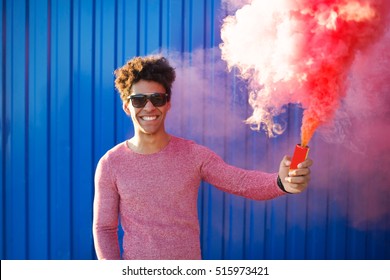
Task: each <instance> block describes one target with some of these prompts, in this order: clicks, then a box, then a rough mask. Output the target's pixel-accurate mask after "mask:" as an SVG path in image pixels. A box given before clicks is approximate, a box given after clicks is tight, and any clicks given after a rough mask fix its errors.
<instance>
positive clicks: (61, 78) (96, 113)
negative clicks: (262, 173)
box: [0, 0, 390, 259]
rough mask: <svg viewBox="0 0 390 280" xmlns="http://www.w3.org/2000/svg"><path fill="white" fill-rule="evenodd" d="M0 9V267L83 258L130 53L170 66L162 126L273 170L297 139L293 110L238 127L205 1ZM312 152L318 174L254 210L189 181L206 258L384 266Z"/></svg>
mask: <svg viewBox="0 0 390 280" xmlns="http://www.w3.org/2000/svg"><path fill="white" fill-rule="evenodd" d="M0 3H1V4H0V7H1V12H0V16H1V20H0V23H1V28H0V32H1V38H2V49H1V56H0V59H1V65H2V68H1V75H0V79H1V91H2V93H1V99H0V102H1V104H0V110H1V114H0V116H1V122H0V125H1V135H0V137H1V145H0V149H1V150H0V152H1V162H0V165H1V166H0V182H1V208H0V211H1V212H0V217H1V223H0V227H1V228H0V240H1V242H0V257H1V259H94V258H95V254H94V248H93V240H92V232H91V225H92V202H93V174H94V169H95V166H96V163H97V161H98V159H99V158H100V156H102V155H103V153H104V152H105V151H106V150H108V149H109V148H111V147H112V146H114V145H115V144H116V143H118V142H120V141H123V140H124V139H126V138H127V137H129V136H130V135H131V134H132V126H131V123H130V120H129V119H128V118H127V117H126V116H125V114H124V113H123V112H122V110H121V105H120V101H119V98H118V96H117V94H116V92H115V90H114V87H113V80H114V78H113V71H114V69H116V68H117V67H118V66H120V65H122V64H123V63H124V62H125V61H126V60H127V59H128V58H131V57H132V56H135V55H145V54H150V53H156V52H159V51H163V52H165V53H166V54H167V55H168V56H169V57H172V58H173V57H175V59H178V60H177V61H178V62H176V63H177V65H178V66H177V67H178V72H179V76H180V75H181V76H180V77H179V78H180V79H181V81H178V82H177V84H176V86H175V91H174V94H175V95H174V100H173V102H174V109H173V110H172V111H173V112H172V116H171V118H170V121H171V125H170V130H171V131H172V133H175V134H176V135H178V136H182V137H186V138H191V139H194V140H196V141H197V142H199V143H202V144H204V145H206V146H209V147H210V148H212V149H213V150H215V151H216V152H217V153H219V154H220V155H221V156H223V157H224V159H225V160H226V161H227V162H229V163H231V164H234V165H237V166H240V167H244V168H250V169H251V168H260V169H263V170H266V171H275V170H276V168H277V166H278V164H279V160H280V159H281V157H282V155H284V154H285V153H290V154H291V153H292V150H293V147H294V146H295V143H296V142H297V141H298V140H297V139H299V126H300V118H301V112H300V110H299V109H296V108H294V107H291V108H290V109H289V111H288V112H287V117H288V120H289V121H288V131H286V133H285V134H284V135H282V136H280V137H279V138H276V139H268V138H267V137H266V136H264V134H263V133H257V132H252V131H251V130H250V129H249V128H248V127H247V126H245V125H244V124H243V123H242V120H243V119H245V118H246V117H247V116H248V114H249V113H250V110H249V109H248V108H247V102H246V96H245V85H244V83H243V82H242V81H240V80H237V79H236V78H235V75H234V73H231V74H227V73H226V74H221V71H220V70H221V69H220V66H221V65H223V63H222V64H221V61H220V58H219V53H218V50H217V46H218V44H219V43H220V38H219V28H220V24H221V21H222V18H223V17H224V12H223V10H222V9H221V7H222V6H221V3H220V1H218V0H199V1H198V0H127V1H126V0H115V1H114V0H112V1H109V0H69V1H68V0H2V1H1V2H0ZM199 61H200V62H201V66H202V65H203V66H204V67H203V70H201V71H200V72H199V69H198V68H197V66H199ZM180 62H181V63H182V65H184V67H183V66H182V65H181V64H180ZM188 69H189V70H188ZM199 77H201V78H202V79H201V81H200V80H199V79H198V78H199ZM195 86H197V87H198V88H197V89H195V88H194V87H195ZM196 90H198V91H199V92H197V91H196ZM200 91H202V92H203V93H207V94H202V93H201V92H200ZM181 93H183V94H181ZM221 107H223V110H221ZM311 145H312V153H311V157H312V158H314V159H315V160H316V164H317V167H314V168H313V180H312V184H311V188H310V189H309V190H308V191H306V192H305V193H303V194H301V195H299V196H288V197H287V196H285V197H282V198H278V199H276V200H273V201H268V202H254V201H250V200H247V199H243V198H240V197H235V196H232V195H227V194H223V193H222V192H220V191H218V190H216V189H215V188H213V187H212V186H209V185H208V184H203V185H202V186H201V190H200V195H199V198H200V199H199V218H200V223H201V226H202V235H201V241H202V250H203V257H204V258H205V259H389V257H390V249H389V242H390V230H389V229H388V228H387V227H383V226H381V223H382V222H383V219H382V220H379V221H377V222H376V223H374V224H372V223H371V224H370V226H365V227H356V226H354V225H353V224H352V223H351V222H350V212H351V210H350V207H351V205H353V203H354V201H361V200H362V197H359V196H358V195H357V194H355V193H354V190H353V188H352V187H350V186H353V184H356V183H357V182H356V181H354V180H353V179H352V178H350V177H348V176H345V173H344V174H343V171H342V170H339V171H338V172H333V171H331V170H330V169H329V168H327V166H326V165H324V164H323V165H321V164H320V163H321V162H322V161H324V160H323V158H322V157H320V155H319V154H318V152H316V150H319V148H321V149H327V148H329V147H328V146H327V144H324V143H322V142H320V140H319V139H317V138H316V137H315V138H314V139H313V141H312V144H311ZM316 148H317V149H316ZM341 152H342V150H341V148H340V149H339V150H338V151H336V153H335V154H337V153H339V154H340V153H341ZM334 156H335V155H332V154H330V155H328V156H327V157H329V158H328V160H329V161H326V162H330V161H331V160H336V159H335V158H334ZM332 172H333V173H332ZM331 173H332V174H331ZM316 175H317V178H316ZM319 175H321V176H319ZM346 177H347V178H346ZM319 178H321V179H319ZM331 185H337V186H338V187H339V188H327V186H331ZM385 195H387V197H386V199H387V201H388V193H387V194H385ZM334 196H337V197H338V198H339V199H338V201H341V203H339V204H336V203H335V201H334V200H333V199H332V198H333V197H334ZM343 202H345V203H343ZM386 217H387V218H388V216H386ZM385 222H386V221H385ZM387 222H388V221H387ZM387 224H388V223H387Z"/></svg>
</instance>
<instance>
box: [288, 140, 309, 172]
mask: <svg viewBox="0 0 390 280" xmlns="http://www.w3.org/2000/svg"><path fill="white" fill-rule="evenodd" d="M308 154H309V147H308V146H306V147H303V146H301V145H300V144H297V145H296V146H295V150H294V155H293V157H292V160H291V165H290V170H294V169H298V164H300V163H301V162H304V161H305V160H306V158H307V155H308Z"/></svg>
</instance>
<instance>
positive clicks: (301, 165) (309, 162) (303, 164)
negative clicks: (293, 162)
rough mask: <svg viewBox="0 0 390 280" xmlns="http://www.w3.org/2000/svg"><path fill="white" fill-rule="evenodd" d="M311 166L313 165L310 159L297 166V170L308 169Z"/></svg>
mask: <svg viewBox="0 0 390 280" xmlns="http://www.w3.org/2000/svg"><path fill="white" fill-rule="evenodd" d="M312 165H313V161H312V160H311V159H310V158H308V159H306V160H305V161H304V162H301V163H300V164H298V168H308V167H310V166H312Z"/></svg>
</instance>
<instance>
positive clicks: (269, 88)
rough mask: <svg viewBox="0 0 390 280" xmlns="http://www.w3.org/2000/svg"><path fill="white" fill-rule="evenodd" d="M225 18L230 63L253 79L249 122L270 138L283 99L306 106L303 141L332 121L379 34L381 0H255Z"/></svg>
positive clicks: (224, 37)
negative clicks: (356, 66) (361, 57)
mask: <svg viewBox="0 0 390 280" xmlns="http://www.w3.org/2000/svg"><path fill="white" fill-rule="evenodd" d="M248 2H249V4H247V5H245V6H243V7H242V8H241V9H239V10H237V12H236V13H235V15H234V16H228V17H227V18H225V19H224V23H223V26H222V31H221V36H222V40H223V43H222V44H221V45H220V48H221V51H222V58H223V59H224V60H225V61H226V62H227V63H228V66H229V68H230V69H231V68H232V67H237V68H238V69H239V71H240V74H241V76H242V77H243V78H244V79H247V80H248V81H249V82H250V99H249V102H250V104H251V106H252V108H253V110H254V111H253V115H252V116H251V117H249V118H248V119H247V122H248V123H249V124H251V125H252V127H255V128H256V129H261V128H263V129H265V130H266V131H267V132H268V134H269V135H270V136H272V135H274V134H279V133H282V132H283V128H281V127H280V126H278V124H275V123H274V120H273V118H274V116H276V115H278V114H280V113H281V112H282V111H283V106H284V105H286V104H288V103H298V104H301V106H302V107H303V108H304V109H305V110H304V115H303V120H302V128H301V143H302V145H307V144H308V143H309V141H310V139H311V137H312V136H313V133H314V131H315V130H316V129H317V128H318V126H320V125H322V124H324V123H328V122H329V121H330V120H332V119H333V117H334V114H335V111H336V110H337V109H338V107H339V105H340V102H341V100H342V99H343V98H344V97H345V96H346V93H347V88H348V84H347V78H348V75H349V74H350V73H349V71H350V68H351V66H352V64H353V63H354V60H355V56H356V55H357V54H358V53H359V52H362V51H364V50H365V49H366V48H367V47H368V46H370V45H371V44H372V43H373V42H375V41H376V40H377V39H378V38H380V36H381V35H382V33H383V31H384V27H385V19H384V17H385V15H386V11H387V10H386V8H387V6H389V1H386V0H273V1H265V0H253V1H248Z"/></svg>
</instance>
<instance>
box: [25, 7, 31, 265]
mask: <svg viewBox="0 0 390 280" xmlns="http://www.w3.org/2000/svg"><path fill="white" fill-rule="evenodd" d="M29 12H30V1H29V0H26V7H25V13H26V15H25V23H24V24H25V30H24V32H25V34H24V36H25V47H24V55H25V65H24V67H25V68H24V79H25V80H24V102H25V109H24V110H25V114H24V134H25V138H24V146H25V153H24V176H25V178H24V179H25V180H24V182H25V185H24V188H25V194H26V200H25V201H26V206H25V209H24V210H25V216H26V228H25V235H26V256H27V259H28V258H29V238H28V236H29V224H30V223H29V214H28V213H29V211H28V210H29V199H28V196H29V160H28V156H29V149H30V144H29V142H30V141H29V138H30V137H29V126H30V124H29V113H30V110H29V104H30V102H29V100H30V96H29V95H30V92H29V81H30V76H29V67H30V66H29V65H30V56H29V50H30V41H29V39H30V34H29V21H30V15H29Z"/></svg>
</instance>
